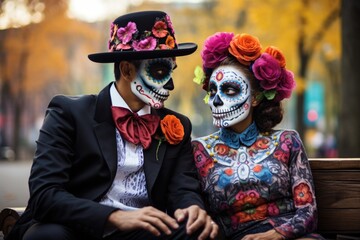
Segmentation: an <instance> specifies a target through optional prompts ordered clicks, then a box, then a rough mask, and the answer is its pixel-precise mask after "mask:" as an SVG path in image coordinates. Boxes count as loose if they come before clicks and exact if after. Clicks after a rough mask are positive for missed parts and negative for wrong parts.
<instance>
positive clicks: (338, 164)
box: [309, 158, 360, 239]
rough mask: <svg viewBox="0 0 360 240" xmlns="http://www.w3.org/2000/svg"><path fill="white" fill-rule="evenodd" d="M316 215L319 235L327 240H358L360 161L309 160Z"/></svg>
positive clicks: (359, 221)
mask: <svg viewBox="0 0 360 240" xmlns="http://www.w3.org/2000/svg"><path fill="white" fill-rule="evenodd" d="M309 160H310V165H311V170H312V173H313V178H314V183H315V191H316V200H317V205H318V211H319V219H318V220H319V221H318V232H319V233H321V234H322V235H323V236H324V237H326V238H327V239H360V158H352V159H349V158H319V159H316V158H310V159H309Z"/></svg>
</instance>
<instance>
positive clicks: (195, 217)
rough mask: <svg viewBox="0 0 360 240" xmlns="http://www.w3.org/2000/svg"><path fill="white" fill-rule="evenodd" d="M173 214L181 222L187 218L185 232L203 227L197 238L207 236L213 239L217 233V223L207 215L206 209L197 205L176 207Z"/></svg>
mask: <svg viewBox="0 0 360 240" xmlns="http://www.w3.org/2000/svg"><path fill="white" fill-rule="evenodd" d="M174 215H175V218H176V220H177V221H178V222H182V221H184V220H185V219H186V218H187V219H188V220H187V223H186V233H187V234H189V235H191V234H192V233H194V232H196V231H197V230H199V229H201V228H203V231H202V232H201V234H200V235H199V238H198V239H199V240H202V239H208V238H210V239H215V237H216V236H217V234H218V231H219V227H218V225H217V224H216V223H215V222H214V221H213V220H212V219H211V217H210V216H209V215H207V213H206V211H205V210H203V209H201V208H200V207H199V206H196V205H192V206H190V207H188V208H184V209H178V210H176V211H175V214H174Z"/></svg>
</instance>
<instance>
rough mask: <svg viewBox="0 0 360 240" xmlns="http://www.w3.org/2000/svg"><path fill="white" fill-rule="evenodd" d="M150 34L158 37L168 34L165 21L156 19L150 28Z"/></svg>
mask: <svg viewBox="0 0 360 240" xmlns="http://www.w3.org/2000/svg"><path fill="white" fill-rule="evenodd" d="M152 34H154V36H155V37H158V38H163V37H166V35H168V30H167V26H166V23H165V22H164V21H157V22H156V23H155V24H154V27H153V29H152Z"/></svg>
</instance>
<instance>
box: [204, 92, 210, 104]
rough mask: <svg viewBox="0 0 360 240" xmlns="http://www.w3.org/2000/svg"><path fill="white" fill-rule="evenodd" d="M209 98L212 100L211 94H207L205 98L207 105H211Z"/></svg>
mask: <svg viewBox="0 0 360 240" xmlns="http://www.w3.org/2000/svg"><path fill="white" fill-rule="evenodd" d="M209 98H210V93H207V94H206V95H205V97H204V102H205V103H206V104H208V103H209Z"/></svg>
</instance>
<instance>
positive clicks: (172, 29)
mask: <svg viewBox="0 0 360 240" xmlns="http://www.w3.org/2000/svg"><path fill="white" fill-rule="evenodd" d="M165 19H166V22H167V24H168V28H169V29H170V31H171V34H172V35H174V34H175V31H174V28H173V25H172V22H171V19H170V16H169V15H166V16H165Z"/></svg>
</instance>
